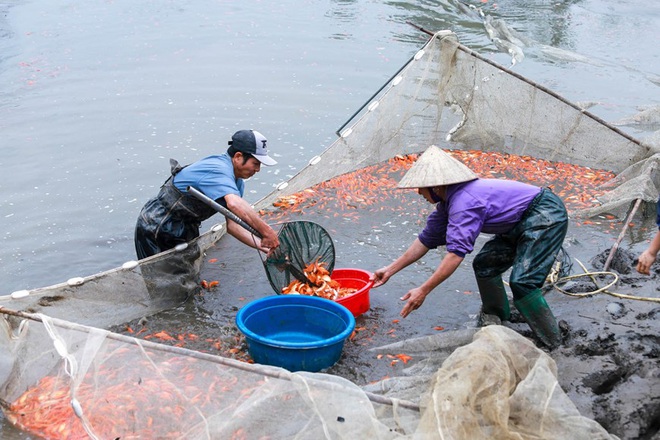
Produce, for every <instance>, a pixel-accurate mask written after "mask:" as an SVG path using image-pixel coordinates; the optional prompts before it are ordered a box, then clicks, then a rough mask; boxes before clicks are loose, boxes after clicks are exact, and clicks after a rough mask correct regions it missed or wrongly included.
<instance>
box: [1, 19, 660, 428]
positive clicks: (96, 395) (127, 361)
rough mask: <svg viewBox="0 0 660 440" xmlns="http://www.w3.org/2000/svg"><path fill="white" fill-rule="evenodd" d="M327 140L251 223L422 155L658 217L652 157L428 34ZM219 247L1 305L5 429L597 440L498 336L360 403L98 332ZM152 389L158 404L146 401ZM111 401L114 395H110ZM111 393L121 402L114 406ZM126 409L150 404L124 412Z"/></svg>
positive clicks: (459, 343) (217, 231) (305, 380)
mask: <svg viewBox="0 0 660 440" xmlns="http://www.w3.org/2000/svg"><path fill="white" fill-rule="evenodd" d="M338 134H339V138H338V139H337V140H336V141H335V142H334V143H332V144H331V145H330V146H329V147H328V148H327V149H326V150H325V151H324V152H323V153H322V154H320V155H319V156H317V157H314V158H312V159H311V160H310V162H309V164H308V165H307V166H305V167H304V168H302V169H301V170H300V171H299V172H298V173H297V174H296V175H295V176H293V177H292V178H291V179H289V180H288V181H287V182H283V183H282V184H280V185H278V186H277V188H276V189H275V190H274V191H272V192H271V193H270V194H268V195H266V196H265V197H264V198H262V199H261V200H259V201H258V202H257V203H256V204H255V208H256V209H258V210H269V209H272V206H273V203H274V202H276V201H277V200H278V199H280V198H282V197H285V196H287V195H291V194H295V193H297V192H299V191H302V190H304V189H306V188H309V187H311V186H313V185H315V184H318V183H321V182H324V181H326V180H328V179H330V178H333V177H335V176H339V175H342V174H346V173H350V172H352V171H355V170H358V169H361V168H364V167H367V166H370V165H374V164H378V163H381V162H384V161H386V160H388V159H390V158H392V157H395V156H397V155H407V154H414V153H419V152H421V151H423V150H424V149H426V148H427V147H428V146H429V145H438V146H440V147H442V148H446V149H470V150H480V149H481V150H485V151H495V152H502V153H508V154H517V155H529V156H534V157H541V158H544V159H548V160H556V161H562V162H567V163H572V164H576V165H581V166H585V167H592V168H598V169H605V170H610V171H613V172H614V173H616V174H617V175H618V176H620V179H619V180H617V181H616V182H612V184H613V187H612V189H611V191H610V192H609V194H610V197H609V198H608V197H607V196H606V197H604V198H603V202H602V204H601V206H599V207H597V208H594V209H592V210H590V211H589V212H586V213H584V215H597V214H598V213H603V212H610V213H617V214H618V213H621V214H622V213H625V211H626V210H627V207H628V205H629V204H630V202H632V201H634V200H637V199H642V200H644V201H645V202H648V203H655V201H656V200H657V197H658V191H657V188H658V185H657V180H656V179H657V176H656V174H657V173H656V172H655V169H656V168H657V166H656V163H657V160H658V156H654V155H653V154H652V150H651V149H650V148H649V147H648V146H646V145H643V144H642V143H641V142H639V141H637V140H636V139H634V138H632V137H631V136H629V135H627V134H625V133H623V132H621V131H620V130H618V129H616V128H615V127H612V126H611V125H609V124H607V123H606V122H604V121H602V120H600V119H599V118H598V117H596V116H594V115H592V114H591V113H589V112H588V111H585V110H584V109H581V108H580V107H578V106H577V105H575V104H572V103H570V102H568V101H567V100H565V99H563V98H561V97H560V96H558V95H556V94H554V93H553V92H551V91H549V90H547V89H545V88H543V87H542V86H539V85H537V84H534V83H533V82H531V81H529V80H527V79H525V78H523V77H521V76H519V75H517V74H516V73H514V72H512V71H510V70H509V69H507V68H504V67H502V66H499V65H497V64H496V63H494V62H492V61H490V60H487V59H485V58H483V57H482V56H480V55H479V54H477V53H475V52H473V51H471V50H469V49H468V48H466V47H464V46H462V45H461V44H459V43H458V40H457V38H456V36H455V35H454V34H453V33H451V32H449V31H441V32H438V33H436V34H434V35H433V36H432V37H431V38H430V39H429V41H428V42H427V43H426V44H424V45H423V47H422V48H421V49H420V50H419V51H418V52H417V53H415V55H414V56H413V57H411V59H410V60H409V61H408V62H407V63H406V64H405V65H404V66H403V67H402V68H401V69H400V70H399V72H397V73H396V74H395V75H394V76H393V77H392V78H391V79H390V80H389V81H388V82H387V84H385V86H384V87H383V88H382V89H381V90H379V91H378V92H377V94H375V95H374V96H373V97H372V99H370V101H369V102H368V103H366V104H365V106H364V107H363V108H362V109H360V110H359V111H358V112H357V113H356V114H355V115H354V117H352V118H351V120H350V121H349V122H347V124H345V125H344V126H343V127H342V128H341V129H340V131H339V132H338ZM225 232H226V228H225V226H224V224H222V223H220V224H217V225H214V226H213V227H212V228H211V230H210V231H209V232H207V233H204V234H202V236H200V237H199V238H198V239H196V240H193V241H191V242H190V243H187V244H186V245H183V246H180V247H177V248H176V249H172V250H170V251H167V252H164V253H161V254H158V255H155V256H153V257H149V258H147V259H144V260H141V261H140V262H127V263H126V264H125V265H123V266H122V267H119V268H116V269H113V270H110V271H107V272H102V273H99V274H95V275H92V276H89V277H84V278H72V279H70V280H68V281H67V282H66V283H62V284H58V285H54V286H48V287H44V288H39V289H34V290H30V291H19V292H13V293H12V294H10V295H5V296H2V297H0V315H1V316H0V318H1V319H0V323H1V324H0V326H1V327H2V330H1V331H0V344H1V346H2V352H3V356H2V357H1V359H2V361H1V366H0V378H1V380H0V399H1V400H0V403H2V407H3V411H4V412H5V415H6V416H7V417H8V418H9V419H10V420H14V421H15V423H16V424H17V425H19V426H23V427H24V428H25V429H28V428H29V426H28V425H27V424H25V423H24V424H21V423H20V421H21V420H23V421H28V419H27V418H26V417H28V416H29V417H32V418H31V419H30V421H31V422H34V423H35V424H38V423H37V422H39V420H37V419H38V417H39V416H40V415H41V414H45V415H48V416H51V417H52V416H53V414H52V413H49V412H48V410H49V408H51V406H52V405H56V404H57V405H60V406H52V407H53V408H54V410H55V409H57V410H60V411H61V412H60V413H58V414H59V416H60V417H62V419H61V421H60V420H58V422H59V423H60V424H58V425H56V428H57V429H60V432H62V433H63V432H68V433H71V432H75V433H80V434H81V435H87V436H88V437H90V438H104V437H105V438H107V437H108V436H110V435H114V434H115V432H114V431H112V429H113V428H112V427H111V426H108V424H107V419H106V418H105V416H106V415H107V414H106V413H104V412H103V411H104V410H105V411H107V410H108V408H110V409H111V416H112V417H114V418H115V419H117V420H122V421H125V425H122V426H121V429H120V430H121V431H122V432H121V433H120V434H121V437H122V438H138V437H139V436H140V435H145V433H146V432H152V433H158V434H159V435H160V434H162V433H167V436H164V438H188V439H190V438H194V439H197V438H200V439H202V438H231V437H232V436H233V437H235V438H257V437H259V436H263V435H267V436H275V437H277V438H356V437H357V436H362V437H368V438H383V439H388V438H404V437H405V438H411V437H412V438H428V436H436V437H437V436H438V434H442V436H444V437H445V438H492V437H493V436H496V435H509V436H511V435H515V436H521V438H525V437H529V436H532V435H533V436H534V438H562V437H567V436H573V437H577V436H579V435H578V434H581V435H583V437H584V438H611V437H610V436H609V435H608V434H607V433H606V432H605V431H604V430H603V429H602V428H601V427H600V425H598V424H597V423H595V422H593V421H591V420H589V419H587V418H584V417H581V416H580V415H579V413H577V410H576V409H575V407H574V405H572V404H571V402H570V400H568V398H567V397H566V396H565V395H564V394H563V393H562V392H561V389H560V387H559V386H558V385H557V380H556V367H554V366H553V361H552V360H551V359H550V358H549V357H547V356H546V355H544V353H543V352H541V351H540V350H537V349H535V348H534V347H533V346H531V345H530V342H529V341H528V340H526V339H525V338H522V337H521V336H520V335H517V334H515V332H512V331H510V330H508V329H506V328H503V327H497V328H484V329H482V330H479V331H478V332H476V333H474V332H473V333H471V334H469V335H466V334H464V333H460V332H447V333H444V334H441V335H438V336H437V337H434V338H423V339H420V340H409V341H406V342H405V344H406V345H405V347H406V352H408V353H409V354H412V353H414V354H415V356H417V357H418V358H419V359H423V360H422V361H420V363H419V365H423V366H424V368H420V369H418V370H415V371H411V372H409V373H408V375H407V376H402V377H393V378H389V379H384V380H383V381H381V382H379V383H377V384H372V385H370V386H369V387H365V388H361V387H358V386H356V385H355V384H352V383H351V382H349V381H347V380H344V379H341V378H338V377H335V376H331V375H326V374H323V373H289V372H286V371H284V370H281V369H279V368H276V367H268V366H263V365H253V364H249V363H245V362H239V361H232V360H231V359H225V358H221V357H218V356H213V355H209V354H204V353H200V352H192V351H189V350H185V349H179V348H177V347H169V346H162V345H161V344H155V343H149V342H148V341H142V340H139V339H137V338H131V337H120V335H116V334H114V333H112V332H109V331H107V330H104V329H107V328H110V327H111V326H113V325H118V324H121V323H125V322H127V321H130V320H133V319H138V318H139V317H142V316H149V315H150V314H155V313H158V312H159V311H162V310H167V309H169V308H172V307H174V306H175V305H177V304H180V303H181V302H182V301H185V300H186V299H187V298H188V297H189V296H190V295H191V294H192V293H193V292H195V291H196V289H198V279H197V274H198V273H199V268H200V265H201V264H202V263H201V262H202V256H203V254H204V252H205V251H206V250H207V249H209V248H210V247H211V246H214V245H215V244H216V243H217V242H218V241H219V240H221V239H222V237H223V236H224V235H225ZM165 347H167V348H165ZM450 359H451V361H450ZM502 360H504V362H502ZM446 361H447V362H446ZM131 364H133V365H137V366H139V367H140V368H138V371H126V372H125V374H126V375H125V376H124V380H122V381H120V382H116V380H117V379H116V377H115V378H113V377H112V376H113V375H112V374H108V373H109V372H112V371H117V370H118V369H120V368H127V366H130V365H131ZM182 364H183V365H184V367H187V369H185V368H183V367H182ZM192 364H194V366H192ZM175 367H176V368H175ZM211 377H215V378H222V382H221V383H215V382H212V381H210V379H209V378H211ZM46 379H49V381H48V383H49V386H50V388H47V387H46V388H47V389H46V390H45V393H44V394H43V395H44V396H46V398H47V399H50V400H48V402H49V403H42V404H41V405H40V406H39V407H38V410H39V412H38V413H33V414H27V413H25V412H23V413H21V412H16V411H15V409H16V408H17V407H16V406H15V405H17V404H19V403H20V401H21V398H22V397H25V398H26V399H27V398H28V397H30V396H31V395H30V394H29V393H30V391H32V390H34V389H35V387H38V386H39V385H40V384H44V380H46ZM113 381H114V382H113ZM152 381H155V382H156V383H157V385H158V386H159V387H160V388H159V389H160V390H162V391H161V392H164V393H165V394H158V393H157V392H155V391H154V392H153V393H152V392H146V393H143V391H144V390H147V391H150V389H148V385H147V383H149V384H150V383H151V382H152ZM449 385H451V386H449ZM120 386H123V387H127V389H123V388H121V389H120V388H113V387H120ZM218 386H219V387H220V388H219V390H220V391H217V390H215V387H218ZM112 390H114V391H119V390H121V391H122V392H124V394H121V395H120V397H119V398H117V397H116V396H117V394H115V395H114V396H113V395H112V393H111V391H112ZM214 390H215V391H216V392H215V393H213V392H212V391H214ZM492 390H498V391H497V392H496V393H493V392H492ZM42 391H44V390H42ZM57 393H59V394H57ZM62 393H63V394H62ZM502 393H504V394H502ZM56 394H57V396H58V398H57V399H56V398H55V395H56ZM138 396H140V397H142V396H145V397H144V398H145V399H147V401H146V402H143V403H142V404H141V405H138V406H136V405H132V404H131V398H132V399H136V398H137V397H138ZM473 396H481V400H480V401H478V402H477V401H475V400H474V399H473ZM217 397H222V400H221V401H220V402H219V403H217V402H215V400H214V399H215V398H217ZM504 397H508V398H504ZM113 399H114V400H113ZM198 399H202V400H198ZM103 402H105V404H106V406H105V407H104V406H103V405H101V403H103ZM449 402H455V404H451V403H449ZM49 405H51V406H49ZM205 405H210V406H205ZM486 409H488V410H487V411H486ZM507 415H509V416H507ZM512 415H517V418H515V419H514V418H513V417H512ZM51 420H52V419H51ZM514 420H515V422H514ZM526 420H531V421H533V422H534V423H533V426H532V425H530V424H526V422H525V421H526ZM540 420H542V421H543V423H539V422H540ZM44 423H45V425H48V422H47V421H46V422H44ZM51 425H52V423H51ZM539 426H543V428H544V431H543V432H539V431H538V429H539ZM34 429H36V428H34ZM44 429H45V428H44ZM31 432H33V433H35V434H37V435H43V433H41V434H39V433H38V432H36V431H34V430H33V431H31ZM569 433H570V434H569ZM63 438H64V437H63Z"/></svg>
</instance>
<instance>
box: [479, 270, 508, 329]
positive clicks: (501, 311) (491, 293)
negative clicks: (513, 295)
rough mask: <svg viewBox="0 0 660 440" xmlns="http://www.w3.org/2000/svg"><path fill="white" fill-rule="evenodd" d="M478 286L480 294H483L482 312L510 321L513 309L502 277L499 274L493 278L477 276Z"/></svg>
mask: <svg viewBox="0 0 660 440" xmlns="http://www.w3.org/2000/svg"><path fill="white" fill-rule="evenodd" d="M477 287H479V295H481V304H482V307H481V312H482V313H484V314H486V315H495V316H497V317H498V318H500V320H502V321H508V320H509V318H510V317H511V310H510V308H509V298H508V297H507V296H506V290H504V283H503V282H502V277H501V276H499V275H497V276H494V277H491V278H479V277H477Z"/></svg>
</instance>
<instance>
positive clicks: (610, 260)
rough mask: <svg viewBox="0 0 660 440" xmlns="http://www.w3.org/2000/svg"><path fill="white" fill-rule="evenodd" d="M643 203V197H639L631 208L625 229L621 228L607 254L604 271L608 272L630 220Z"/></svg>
mask: <svg viewBox="0 0 660 440" xmlns="http://www.w3.org/2000/svg"><path fill="white" fill-rule="evenodd" d="M641 203H642V199H637V200H636V201H635V205H634V206H633V208H632V209H631V210H630V214H628V217H627V218H626V222H625V224H624V225H623V229H621V233H620V234H619V237H618V238H617V239H616V242H614V245H613V246H612V249H611V250H610V254H609V255H608V256H607V260H606V261H605V266H603V271H605V272H607V270H608V269H609V267H610V264H611V263H612V259H613V258H614V254H616V251H617V250H618V249H619V244H620V243H621V240H623V236H624V235H625V234H626V231H627V230H628V225H630V222H631V221H632V219H633V217H634V216H635V213H636V212H637V209H638V208H639V205H641Z"/></svg>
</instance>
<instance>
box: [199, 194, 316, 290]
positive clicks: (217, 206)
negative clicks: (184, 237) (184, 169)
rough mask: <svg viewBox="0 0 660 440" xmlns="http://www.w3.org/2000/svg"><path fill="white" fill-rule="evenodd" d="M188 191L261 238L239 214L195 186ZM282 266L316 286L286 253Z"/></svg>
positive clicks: (299, 278)
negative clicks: (292, 262)
mask: <svg viewBox="0 0 660 440" xmlns="http://www.w3.org/2000/svg"><path fill="white" fill-rule="evenodd" d="M188 193H189V194H191V195H192V196H194V197H196V198H197V199H199V200H201V201H202V202H204V203H206V204H207V205H209V206H210V207H211V208H213V209H215V210H216V211H218V212H219V213H221V214H223V215H224V216H225V217H227V218H229V219H231V220H232V221H234V222H236V223H238V224H239V225H241V226H242V227H243V228H245V229H247V230H248V231H249V232H250V233H252V234H253V235H255V236H257V237H259V238H263V237H262V236H261V234H259V232H257V230H256V229H254V228H253V227H252V226H250V225H248V224H247V223H246V222H245V221H244V220H243V219H241V218H240V217H239V216H237V215H236V214H234V213H233V212H231V211H230V210H229V209H227V208H225V207H224V206H222V205H221V204H219V203H218V202H216V201H215V200H213V199H211V198H210V197H209V196H207V195H206V194H204V193H203V192H201V191H199V190H198V189H196V188H193V187H192V186H189V187H188ZM262 262H263V263H264V266H265V264H266V262H265V261H263V260H262ZM284 266H285V267H286V268H287V269H288V270H289V272H291V274H292V275H293V276H294V277H296V278H297V279H298V280H299V281H301V282H303V283H306V284H308V285H310V286H316V283H313V282H312V281H311V280H310V279H309V278H307V276H306V275H305V272H304V271H302V270H301V269H300V268H298V267H296V266H295V265H294V264H291V261H290V259H289V257H288V256H287V255H285V263H284Z"/></svg>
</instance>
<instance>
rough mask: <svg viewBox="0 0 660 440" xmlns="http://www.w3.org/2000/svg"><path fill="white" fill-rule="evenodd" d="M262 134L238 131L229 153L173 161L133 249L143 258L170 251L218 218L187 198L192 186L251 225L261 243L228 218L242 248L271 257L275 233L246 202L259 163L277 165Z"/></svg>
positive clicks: (144, 210)
mask: <svg viewBox="0 0 660 440" xmlns="http://www.w3.org/2000/svg"><path fill="white" fill-rule="evenodd" d="M266 144H267V141H266V138H265V137H264V135H262V134H261V133H259V132H258V131H255V130H239V131H237V132H236V133H234V135H233V136H232V138H231V141H229V148H228V149H227V152H226V153H224V154H220V155H212V156H208V157H205V158H203V159H201V160H199V161H197V162H195V163H192V164H190V165H187V166H184V167H182V166H180V165H179V163H178V162H177V161H175V160H173V159H170V165H171V174H172V175H171V176H170V177H169V178H168V179H167V181H165V183H164V184H163V185H162V186H161V189H160V192H159V193H158V195H157V196H156V197H154V198H152V199H150V200H149V201H148V202H147V203H146V204H145V205H144V207H143V208H142V210H141V211H140V215H139V217H138V220H137V224H136V226H135V250H136V252H137V256H138V258H139V259H143V258H146V257H149V256H151V255H155V254H157V253H159V252H163V251H166V250H168V249H171V248H173V247H175V246H176V245H178V244H180V243H186V242H188V241H190V240H192V239H194V238H196V237H198V236H199V226H200V224H201V223H202V222H203V221H204V220H206V219H208V218H209V217H211V216H212V215H213V214H215V213H216V211H215V209H213V208H211V207H210V206H208V205H207V204H205V203H204V202H202V201H200V200H199V199H197V198H196V197H194V196H192V195H190V194H188V191H187V188H188V187H189V186H190V187H193V188H195V189H197V190H199V191H201V192H202V193H204V194H205V195H206V196H208V197H209V198H211V199H213V200H215V201H216V202H218V203H219V204H221V205H222V206H224V207H225V208H227V209H229V210H230V211H231V212H233V213H234V214H236V215H237V216H238V217H239V218H241V219H242V220H243V221H245V222H246V223H247V224H249V225H250V226H252V228H254V229H255V230H256V231H257V232H259V234H260V235H261V236H262V238H261V239H259V238H258V237H256V236H254V235H252V234H251V233H249V232H248V231H247V230H246V229H244V228H243V227H241V226H240V225H238V224H237V223H235V222H233V221H232V220H230V219H227V232H228V233H229V234H231V235H232V236H234V237H236V238H237V239H238V240H240V241H241V242H242V243H245V244H246V245H248V246H251V247H253V248H256V249H259V250H261V251H263V252H268V251H269V250H270V249H274V248H276V247H277V246H279V240H278V238H277V233H276V232H275V231H274V230H273V228H271V227H270V226H268V225H267V224H266V223H265V222H264V221H263V220H262V219H261V218H260V217H259V215H258V214H257V212H256V211H255V210H254V209H253V208H252V206H250V204H249V203H248V202H247V201H245V200H244V199H243V193H244V189H245V183H244V180H245V179H248V178H250V177H252V176H254V175H255V174H256V173H258V172H259V171H260V169H261V164H264V165H267V166H271V165H275V164H277V162H276V161H275V160H274V159H273V158H272V157H270V156H269V155H268V148H267V145H266Z"/></svg>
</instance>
